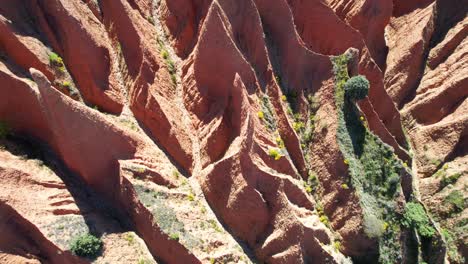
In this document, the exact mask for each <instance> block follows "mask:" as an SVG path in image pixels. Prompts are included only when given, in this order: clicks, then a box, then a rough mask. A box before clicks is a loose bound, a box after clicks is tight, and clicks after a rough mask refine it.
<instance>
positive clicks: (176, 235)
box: [169, 233, 179, 241]
mask: <svg viewBox="0 0 468 264" xmlns="http://www.w3.org/2000/svg"><path fill="white" fill-rule="evenodd" d="M169 239H171V240H176V241H179V234H177V233H173V234H170V235H169Z"/></svg>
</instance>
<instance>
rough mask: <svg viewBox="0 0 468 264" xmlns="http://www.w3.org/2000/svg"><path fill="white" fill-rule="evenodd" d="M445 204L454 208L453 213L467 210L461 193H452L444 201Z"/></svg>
mask: <svg viewBox="0 0 468 264" xmlns="http://www.w3.org/2000/svg"><path fill="white" fill-rule="evenodd" d="M444 203H445V204H447V205H449V206H451V207H452V212H453V211H454V212H461V211H463V209H465V199H463V194H462V193H461V192H460V191H457V190H455V191H452V192H451V193H450V194H449V195H447V197H445V199H444Z"/></svg>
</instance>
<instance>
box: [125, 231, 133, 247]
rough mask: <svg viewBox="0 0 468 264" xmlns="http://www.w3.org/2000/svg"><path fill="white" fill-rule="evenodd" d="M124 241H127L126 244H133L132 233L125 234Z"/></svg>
mask: <svg viewBox="0 0 468 264" xmlns="http://www.w3.org/2000/svg"><path fill="white" fill-rule="evenodd" d="M124 239H125V240H127V242H128V243H129V244H130V245H132V244H133V243H134V242H135V237H134V236H133V234H132V233H126V234H125V235H124Z"/></svg>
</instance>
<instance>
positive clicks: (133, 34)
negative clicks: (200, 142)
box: [101, 1, 193, 172]
mask: <svg viewBox="0 0 468 264" xmlns="http://www.w3.org/2000/svg"><path fill="white" fill-rule="evenodd" d="M101 6H102V10H103V12H104V22H105V24H106V26H107V27H108V30H109V31H111V33H110V34H114V35H115V37H116V39H117V41H118V45H119V47H120V49H121V51H120V52H121V56H123V59H124V62H123V63H124V64H125V65H124V68H125V70H124V75H127V76H128V78H126V80H125V82H126V85H127V86H128V87H130V89H129V101H130V102H129V104H130V108H131V110H132V111H133V113H134V115H135V117H136V118H137V119H138V120H139V121H140V122H142V123H143V124H144V126H145V127H147V128H148V129H149V130H150V132H151V134H152V136H153V138H154V140H155V141H156V142H157V143H158V144H159V145H160V146H162V148H163V149H164V150H165V151H167V152H168V153H169V155H170V156H171V158H173V159H174V160H175V161H176V162H177V163H178V164H179V165H180V166H181V167H182V168H184V169H185V170H186V171H189V172H190V171H191V169H192V163H193V158H192V142H191V140H190V138H189V137H188V135H187V132H186V130H185V127H184V126H183V125H182V124H181V123H180V122H178V121H179V120H180V117H181V116H182V115H183V114H184V113H183V111H182V110H181V109H179V108H174V107H172V104H174V103H175V97H176V95H175V91H174V87H173V85H174V84H173V83H171V76H170V74H169V69H168V67H169V65H165V64H163V59H162V58H161V56H162V55H160V54H158V53H157V52H158V50H157V49H156V47H157V46H158V44H157V38H158V37H157V35H156V31H155V29H154V28H152V27H151V24H150V22H149V21H147V20H146V19H145V18H144V17H142V15H141V13H140V12H138V10H133V9H132V7H131V5H130V3H127V2H126V1H103V2H102V4H101ZM159 51H160V52H162V50H159Z"/></svg>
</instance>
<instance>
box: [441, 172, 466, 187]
mask: <svg viewBox="0 0 468 264" xmlns="http://www.w3.org/2000/svg"><path fill="white" fill-rule="evenodd" d="M461 176H462V174H461V173H455V174H453V175H450V176H446V175H445V174H444V176H443V178H442V180H441V181H440V187H441V188H442V189H443V188H444V187H445V186H447V185H449V184H454V183H456V182H457V181H458V179H459V178H460V177H461Z"/></svg>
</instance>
